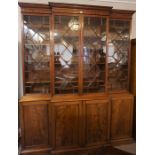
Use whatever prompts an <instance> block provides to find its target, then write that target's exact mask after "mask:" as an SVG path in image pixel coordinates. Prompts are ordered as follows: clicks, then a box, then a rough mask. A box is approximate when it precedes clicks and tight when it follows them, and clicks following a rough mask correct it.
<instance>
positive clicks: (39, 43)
mask: <svg viewBox="0 0 155 155" xmlns="http://www.w3.org/2000/svg"><path fill="white" fill-rule="evenodd" d="M19 5H20V7H21V13H22V28H23V33H22V45H23V78H24V80H23V87H24V96H23V97H21V99H20V126H21V133H22V140H21V141H22V150H21V152H20V154H21V155H73V154H74V155H101V154H104V155H117V154H119V155H128V154H127V153H124V152H122V151H118V150H116V149H113V148H108V149H106V147H105V146H108V145H113V144H120V143H123V144H124V143H129V142H131V141H132V140H133V139H132V119H133V116H132V115H133V95H131V94H130V93H129V91H128V90H129V89H128V88H129V84H130V83H129V76H130V71H129V70H130V38H129V34H130V20H131V17H132V14H133V11H123V10H114V9H112V7H102V6H87V5H72V4H61V3H49V4H48V5H42V4H28V3H19ZM70 22H72V23H70ZM72 24H74V27H73V25H72ZM64 41H65V42H64ZM72 41H73V42H72ZM68 42H69V43H68ZM57 47H60V48H57ZM110 47H111V53H109V50H108V49H110ZM58 49H59V50H60V49H63V50H62V51H59V50H58ZM57 50H58V51H57ZM66 51H67V54H64V53H65V52H66ZM68 52H70V53H68ZM63 54H64V55H63ZM66 55H67V58H66Z"/></svg>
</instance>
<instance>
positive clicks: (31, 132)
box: [21, 101, 48, 148]
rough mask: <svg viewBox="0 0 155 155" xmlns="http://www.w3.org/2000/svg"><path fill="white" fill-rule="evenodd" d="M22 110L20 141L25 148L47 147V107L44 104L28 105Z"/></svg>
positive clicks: (23, 106)
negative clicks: (22, 132) (22, 133)
mask: <svg viewBox="0 0 155 155" xmlns="http://www.w3.org/2000/svg"><path fill="white" fill-rule="evenodd" d="M21 108H22V127H23V128H24V129H23V130H22V131H24V135H22V140H23V144H24V147H25V148H28V147H37V146H39V147H48V105H47V103H46V102H45V103H44V102H41V101H39V102H38V103H36V102H34V104H33V103H31V104H30V103H28V104H25V105H22V106H21Z"/></svg>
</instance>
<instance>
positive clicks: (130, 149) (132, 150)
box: [115, 143, 136, 154]
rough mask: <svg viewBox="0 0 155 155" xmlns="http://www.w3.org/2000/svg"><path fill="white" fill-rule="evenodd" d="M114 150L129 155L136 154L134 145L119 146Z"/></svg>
mask: <svg viewBox="0 0 155 155" xmlns="http://www.w3.org/2000/svg"><path fill="white" fill-rule="evenodd" d="M115 148H117V149H119V150H123V151H125V152H129V153H131V154H136V143H132V144H128V145H120V146H115Z"/></svg>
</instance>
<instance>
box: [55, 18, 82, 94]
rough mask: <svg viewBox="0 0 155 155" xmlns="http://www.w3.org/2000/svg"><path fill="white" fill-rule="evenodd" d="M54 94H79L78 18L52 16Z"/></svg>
mask: <svg viewBox="0 0 155 155" xmlns="http://www.w3.org/2000/svg"><path fill="white" fill-rule="evenodd" d="M53 18H54V23H53V24H54V50H53V53H54V60H53V61H54V63H53V64H54V68H55V72H54V73H53V75H54V77H53V79H54V81H53V82H54V90H53V91H54V94H68V93H69V94H77V93H78V92H79V53H80V24H79V17H78V16H67V15H54V17H53Z"/></svg>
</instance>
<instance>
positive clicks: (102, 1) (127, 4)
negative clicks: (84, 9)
mask: <svg viewBox="0 0 155 155" xmlns="http://www.w3.org/2000/svg"><path fill="white" fill-rule="evenodd" d="M18 1H19V2H25V3H43V4H48V2H57V3H75V4H89V5H99V6H112V7H113V8H114V9H123V10H136V0H39V1H38V0H18Z"/></svg>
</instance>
